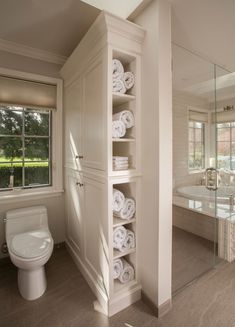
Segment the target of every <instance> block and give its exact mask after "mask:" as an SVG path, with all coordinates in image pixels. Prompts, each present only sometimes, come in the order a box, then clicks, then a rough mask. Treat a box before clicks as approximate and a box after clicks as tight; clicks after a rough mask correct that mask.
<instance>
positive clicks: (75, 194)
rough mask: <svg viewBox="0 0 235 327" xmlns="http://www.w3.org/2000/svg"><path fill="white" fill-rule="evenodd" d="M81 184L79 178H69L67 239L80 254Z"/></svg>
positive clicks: (72, 176)
mask: <svg viewBox="0 0 235 327" xmlns="http://www.w3.org/2000/svg"><path fill="white" fill-rule="evenodd" d="M79 182H80V179H79V178H78V177H76V176H74V175H68V176H67V190H66V191H67V237H68V239H69V241H70V242H71V243H72V245H73V247H75V249H76V250H77V251H78V252H80V251H81V246H82V218H83V215H82V206H83V188H82V187H79V185H78V183H79Z"/></svg>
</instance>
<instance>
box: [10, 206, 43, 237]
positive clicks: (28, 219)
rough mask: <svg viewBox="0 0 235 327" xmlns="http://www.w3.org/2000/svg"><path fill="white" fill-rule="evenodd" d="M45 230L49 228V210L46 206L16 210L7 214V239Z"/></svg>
mask: <svg viewBox="0 0 235 327" xmlns="http://www.w3.org/2000/svg"><path fill="white" fill-rule="evenodd" d="M43 228H48V221H47V208H46V207H44V206H35V207H27V208H21V209H15V210H10V211H7V213H6V237H7V236H8V235H11V234H19V233H24V232H28V231H31V230H35V229H43Z"/></svg>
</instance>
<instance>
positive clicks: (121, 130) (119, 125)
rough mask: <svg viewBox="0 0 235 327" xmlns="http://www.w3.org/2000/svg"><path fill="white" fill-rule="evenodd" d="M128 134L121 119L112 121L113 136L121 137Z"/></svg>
mask: <svg viewBox="0 0 235 327" xmlns="http://www.w3.org/2000/svg"><path fill="white" fill-rule="evenodd" d="M125 134H126V126H125V124H124V123H123V122H122V121H121V120H114V121H113V122H112V137H114V138H119V137H123V136H124V135H125Z"/></svg>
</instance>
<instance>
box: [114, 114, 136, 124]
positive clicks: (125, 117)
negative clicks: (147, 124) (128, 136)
mask: <svg viewBox="0 0 235 327" xmlns="http://www.w3.org/2000/svg"><path fill="white" fill-rule="evenodd" d="M113 120H121V121H122V122H123V123H124V124H125V126H126V128H131V127H133V126H135V118H134V115H133V113H132V112H131V111H130V110H123V111H121V112H119V113H117V114H114V115H113Z"/></svg>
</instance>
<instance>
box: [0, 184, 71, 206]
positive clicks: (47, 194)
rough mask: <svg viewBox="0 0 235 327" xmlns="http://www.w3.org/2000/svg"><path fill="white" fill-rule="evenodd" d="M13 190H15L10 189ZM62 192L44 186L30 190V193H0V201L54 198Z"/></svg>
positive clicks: (12, 201)
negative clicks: (34, 190)
mask: <svg viewBox="0 0 235 327" xmlns="http://www.w3.org/2000/svg"><path fill="white" fill-rule="evenodd" d="M12 192H15V191H12ZM63 193H64V190H61V191H49V190H48V189H47V188H46V191H45V190H42V189H40V191H37V192H31V193H24V194H22V193H21V194H18V193H17V194H16V192H15V193H14V194H12V195H10V194H9V193H8V194H7V195H5V194H4V195H3V196H2V194H0V203H1V204H5V203H16V202H25V201H31V200H37V199H40V200H41V199H44V198H47V199H48V198H54V197H57V196H61V195H62V194H63Z"/></svg>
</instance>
